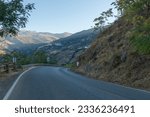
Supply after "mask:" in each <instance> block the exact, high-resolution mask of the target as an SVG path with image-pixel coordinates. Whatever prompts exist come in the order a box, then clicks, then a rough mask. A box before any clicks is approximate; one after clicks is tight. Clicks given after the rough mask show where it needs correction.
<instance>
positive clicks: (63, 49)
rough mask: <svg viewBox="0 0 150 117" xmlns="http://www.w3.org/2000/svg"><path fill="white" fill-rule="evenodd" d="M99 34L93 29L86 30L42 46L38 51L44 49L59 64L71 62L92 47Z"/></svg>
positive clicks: (51, 59)
mask: <svg viewBox="0 0 150 117" xmlns="http://www.w3.org/2000/svg"><path fill="white" fill-rule="evenodd" d="M97 34H98V31H97V32H94V30H93V29H89V30H84V31H81V32H78V33H75V34H73V35H71V36H69V37H66V38H62V39H59V40H56V41H54V42H52V43H50V44H48V45H46V46H41V47H39V48H38V50H37V51H44V52H45V53H46V54H47V56H49V58H50V61H55V62H56V63H57V64H58V65H64V64H70V63H73V62H74V61H76V58H77V57H78V56H79V55H81V53H83V52H84V51H85V50H86V49H87V48H89V47H90V44H91V43H92V41H93V40H94V39H95V37H96V36H97Z"/></svg>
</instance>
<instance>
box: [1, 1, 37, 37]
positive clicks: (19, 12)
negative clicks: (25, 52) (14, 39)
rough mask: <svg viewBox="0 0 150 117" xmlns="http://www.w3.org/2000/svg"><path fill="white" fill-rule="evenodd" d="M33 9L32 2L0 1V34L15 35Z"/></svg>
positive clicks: (2, 35)
mask: <svg viewBox="0 0 150 117" xmlns="http://www.w3.org/2000/svg"><path fill="white" fill-rule="evenodd" d="M33 9H34V4H30V3H28V4H27V5H24V4H23V0H1V1H0V36H1V37H4V36H6V35H8V34H12V35H16V34H17V33H18V31H19V29H20V28H24V27H25V26H26V23H27V21H28V17H29V16H30V12H31V11H32V10H33Z"/></svg>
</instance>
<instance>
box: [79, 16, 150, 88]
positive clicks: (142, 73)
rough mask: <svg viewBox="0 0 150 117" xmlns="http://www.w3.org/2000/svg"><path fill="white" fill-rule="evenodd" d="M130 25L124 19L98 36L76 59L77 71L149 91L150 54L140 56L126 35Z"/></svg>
mask: <svg viewBox="0 0 150 117" xmlns="http://www.w3.org/2000/svg"><path fill="white" fill-rule="evenodd" d="M133 28H134V27H133V25H131V24H130V23H128V22H127V21H126V20H125V18H124V17H122V18H120V19H119V20H118V21H116V22H115V23H114V24H113V25H112V26H110V27H109V28H107V29H106V30H105V31H104V32H103V33H102V34H100V35H99V36H98V38H97V39H96V41H94V42H93V44H92V46H91V47H90V48H89V49H88V50H87V51H86V52H85V53H84V54H82V55H81V56H80V57H79V58H78V61H79V63H80V66H79V67H78V69H77V71H78V72H80V73H83V74H86V75H88V76H90V77H94V78H95V79H98V80H104V81H109V82H113V83H118V84H122V85H127V86H131V87H136V88H142V89H147V90H149V89H150V54H142V53H141V54H140V53H139V52H138V51H136V50H135V48H133V46H131V43H130V42H131V41H130V40H129V38H128V36H129V33H130V32H131V30H132V29H133Z"/></svg>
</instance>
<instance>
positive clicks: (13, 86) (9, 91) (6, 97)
mask: <svg viewBox="0 0 150 117" xmlns="http://www.w3.org/2000/svg"><path fill="white" fill-rule="evenodd" d="M34 68H36V67H31V68H29V69H28V70H26V71H24V72H23V73H22V74H20V76H19V77H18V78H17V80H16V81H15V82H14V83H13V85H12V86H11V88H10V89H9V90H8V92H7V93H6V95H5V96H4V98H3V100H8V98H9V97H10V95H11V93H12V91H13V90H14V88H15V86H16V85H17V83H18V82H19V80H20V78H21V77H22V76H23V75H24V74H25V73H27V72H28V71H30V70H32V69H34Z"/></svg>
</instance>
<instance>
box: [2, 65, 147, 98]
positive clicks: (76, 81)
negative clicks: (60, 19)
mask: <svg viewBox="0 0 150 117" xmlns="http://www.w3.org/2000/svg"><path fill="white" fill-rule="evenodd" d="M78 99H79V100H82V99H85V100H99V99H105V100H107V99H114V100H118V99H119V100H120V99H130V100H133V99H150V92H148V91H143V90H138V89H133V88H128V87H124V86H120V85H116V84H113V83H107V82H104V81H98V80H93V79H89V78H86V77H85V76H81V75H79V74H76V73H73V72H71V71H69V70H67V69H66V68H61V67H48V66H39V67H35V68H30V69H29V70H27V71H25V72H24V73H22V74H21V75H20V76H19V77H18V79H17V80H16V82H15V83H14V84H13V86H12V87H11V88H10V90H9V91H8V93H7V94H6V96H5V97H4V100H78Z"/></svg>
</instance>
